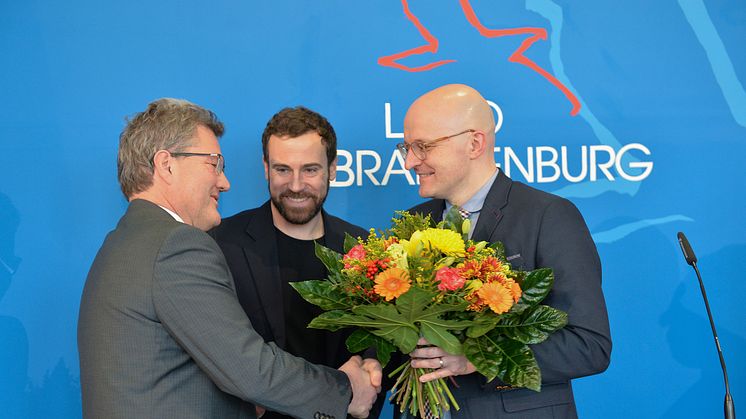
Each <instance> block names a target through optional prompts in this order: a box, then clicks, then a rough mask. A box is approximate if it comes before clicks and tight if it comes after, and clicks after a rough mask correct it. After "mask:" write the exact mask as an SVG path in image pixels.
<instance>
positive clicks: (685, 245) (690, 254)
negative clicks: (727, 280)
mask: <svg viewBox="0 0 746 419" xmlns="http://www.w3.org/2000/svg"><path fill="white" fill-rule="evenodd" d="M676 237H678V238H679V246H680V247H681V251H682V252H683V253H684V259H686V263H687V264H689V265H690V266H691V267H692V268H694V272H695V273H696V274H697V279H698V280H699V289H700V291H702V298H703V299H704V300H705V308H706V309H707V317H708V318H709V319H710V328H712V336H713V337H714V338H715V347H717V350H718V356H719V357H720V367H721V368H722V369H723V378H724V379H725V419H736V408H735V406H734V405H733V398H732V397H731V395H730V385H729V384H728V371H727V370H726V368H725V358H723V350H722V349H721V348H720V339H718V333H717V331H716V330H715V321H714V320H712V312H710V303H709V302H708V301H707V293H706V292H705V284H704V282H702V276H701V275H700V274H699V269H698V268H697V256H695V255H694V250H692V246H691V245H690V244H689V240H687V239H686V236H685V235H684V233H682V232H681V231H679V232H678V233H677V234H676Z"/></svg>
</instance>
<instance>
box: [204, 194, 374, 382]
mask: <svg viewBox="0 0 746 419" xmlns="http://www.w3.org/2000/svg"><path fill="white" fill-rule="evenodd" d="M322 217H323V220H324V241H325V243H326V247H328V248H330V249H332V250H334V251H337V252H340V253H342V252H343V245H344V237H345V236H344V235H345V232H347V233H348V234H350V235H351V236H353V237H358V236H362V237H367V235H368V234H367V232H366V231H365V230H363V229H362V228H360V227H358V226H356V225H353V224H350V223H348V222H346V221H344V220H342V219H340V218H337V217H334V216H332V215H330V214H328V213H327V212H326V211H323V210H322ZM210 234H211V235H212V236H213V237H214V238H215V241H217V242H218V245H220V248H221V249H222V250H223V253H224V254H225V258H226V260H227V261H228V267H229V268H230V270H231V272H232V273H233V279H234V282H235V284H236V292H237V294H238V301H239V302H240V303H241V306H242V307H243V309H244V311H245V312H246V314H247V315H248V316H249V319H250V320H251V324H252V325H253V326H254V329H256V331H257V332H258V333H259V334H260V335H262V337H263V338H264V340H265V341H266V342H275V343H276V344H277V346H279V347H280V348H285V342H286V332H285V312H284V307H283V301H282V283H281V278H280V268H279V262H278V256H277V255H278V250H277V235H276V234H275V227H274V223H273V222H272V210H271V208H270V202H269V201H267V202H266V203H264V205H262V206H261V207H259V208H254V209H250V210H246V211H243V212H240V213H238V214H236V215H233V216H231V217H228V218H225V219H223V221H222V222H221V223H220V225H219V226H218V227H216V228H214V229H213V230H212V231H210ZM319 279H321V278H319ZM328 336H329V345H328V347H330V348H337V350H336V351H331V352H330V353H329V354H328V358H327V360H326V362H325V364H326V365H328V366H334V367H339V366H340V365H342V364H343V363H344V362H345V361H347V359H349V357H350V356H351V355H350V354H349V352H347V350H346V348H345V343H344V338H345V336H344V333H329V334H328Z"/></svg>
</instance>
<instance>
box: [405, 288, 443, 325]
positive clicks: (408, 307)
mask: <svg viewBox="0 0 746 419" xmlns="http://www.w3.org/2000/svg"><path fill="white" fill-rule="evenodd" d="M434 297H435V292H431V291H425V290H423V289H422V288H419V287H412V288H410V289H409V291H407V292H405V293H404V294H402V295H400V296H399V297H398V298H397V299H396V308H397V310H399V312H400V313H401V314H402V315H403V316H404V318H405V319H406V321H407V322H409V323H410V324H413V325H414V322H415V321H417V320H419V318H420V316H421V315H422V314H423V311H424V310H425V307H427V305H428V304H430V303H431V302H432V301H433V298H434Z"/></svg>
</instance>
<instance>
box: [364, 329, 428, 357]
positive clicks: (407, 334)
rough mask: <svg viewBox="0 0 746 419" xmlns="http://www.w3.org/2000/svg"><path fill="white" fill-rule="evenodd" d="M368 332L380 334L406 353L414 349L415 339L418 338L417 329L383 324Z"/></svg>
mask: <svg viewBox="0 0 746 419" xmlns="http://www.w3.org/2000/svg"><path fill="white" fill-rule="evenodd" d="M370 332H371V333H373V334H374V335H376V336H380V337H382V338H384V339H386V340H389V341H391V342H393V343H394V345H396V347H397V348H399V351H400V352H401V353H403V354H408V353H410V352H412V351H414V348H415V347H416V346H417V341H418V340H419V339H420V332H419V331H416V330H413V329H410V328H406V327H400V326H384V327H381V328H378V329H372V330H371V331H370Z"/></svg>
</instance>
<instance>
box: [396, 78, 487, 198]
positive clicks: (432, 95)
mask: <svg viewBox="0 0 746 419" xmlns="http://www.w3.org/2000/svg"><path fill="white" fill-rule="evenodd" d="M404 142H405V144H409V145H410V147H412V146H415V147H416V149H418V150H426V151H425V152H424V153H423V152H420V154H419V156H418V155H416V154H415V153H407V158H406V161H405V166H406V168H407V169H414V170H415V172H416V173H417V174H418V175H419V177H420V195H421V196H423V197H434V198H442V199H447V200H448V201H449V202H451V203H452V204H454V205H460V204H461V203H463V202H464V201H465V200H466V199H468V198H469V197H471V196H472V195H473V193H475V192H476V191H477V190H478V189H479V188H480V187H481V186H482V185H484V183H485V182H486V181H487V180H488V179H489V178H490V177H492V175H493V174H494V172H495V153H494V147H495V118H494V116H493V113H492V108H491V107H490V106H489V104H488V103H487V101H486V100H485V99H484V98H483V97H482V95H480V94H479V92H477V91H476V90H474V89H473V88H471V87H469V86H466V85H463V84H448V85H445V86H442V87H439V88H437V89H435V90H432V91H430V92H427V93H425V94H424V95H422V96H420V97H419V98H418V99H417V100H415V101H414V103H412V106H410V107H409V110H408V111H407V114H406V116H405V117H404Z"/></svg>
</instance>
